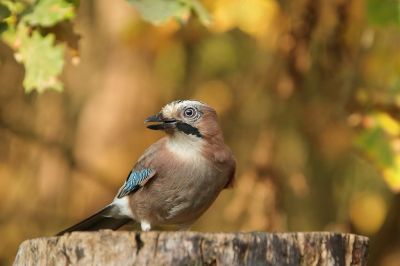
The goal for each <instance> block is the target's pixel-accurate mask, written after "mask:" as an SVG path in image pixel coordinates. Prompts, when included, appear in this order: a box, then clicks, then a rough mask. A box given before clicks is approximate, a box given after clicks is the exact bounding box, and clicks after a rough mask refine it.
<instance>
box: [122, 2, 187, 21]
mask: <svg viewBox="0 0 400 266" xmlns="http://www.w3.org/2000/svg"><path fill="white" fill-rule="evenodd" d="M127 1H128V2H129V3H131V4H132V5H134V6H135V7H136V8H137V9H139V11H140V13H141V14H142V16H143V18H144V19H145V20H148V21H149V22H151V23H153V24H161V23H163V22H165V21H166V20H167V19H169V18H170V17H173V16H174V15H175V14H177V13H179V12H180V11H181V9H182V8H184V5H183V4H182V3H180V2H178V1H175V0H127Z"/></svg>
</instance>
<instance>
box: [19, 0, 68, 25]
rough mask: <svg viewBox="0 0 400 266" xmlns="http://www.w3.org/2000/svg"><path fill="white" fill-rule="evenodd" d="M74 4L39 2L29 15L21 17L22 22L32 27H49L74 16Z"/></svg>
mask: <svg viewBox="0 0 400 266" xmlns="http://www.w3.org/2000/svg"><path fill="white" fill-rule="evenodd" d="M74 11H75V7H74V3H70V2H68V1H64V0H39V1H38V2H37V4H36V5H35V6H34V8H33V10H32V12H31V13H29V14H26V15H24V16H23V18H22V21H23V22H26V23H28V24H29V25H32V26H42V27H51V26H54V25H55V24H57V23H58V22H60V21H63V20H69V19H72V18H73V17H74V16H75V12H74Z"/></svg>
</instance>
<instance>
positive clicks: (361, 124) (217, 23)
mask: <svg viewBox="0 0 400 266" xmlns="http://www.w3.org/2000/svg"><path fill="white" fill-rule="evenodd" d="M131 4H133V5H134V6H136V7H137V9H138V10H139V12H140V14H139V13H138V12H136V11H135V9H134V8H132V6H131ZM79 5H80V6H79ZM78 6H79V10H78V11H79V13H78V15H77V16H76V17H75V11H76V8H77V7H78ZM192 13H193V14H195V15H196V16H197V18H195V19H194V18H193V17H191V16H190V15H191V14H192ZM398 13H399V2H398V1H377V0H369V1H366V2H365V1H362V0H355V1H341V0H333V1H319V2H318V4H316V2H315V1H310V0H306V1H297V0H218V1H214V0H204V1H201V4H200V2H199V1H195V0H192V1H190V0H184V1H183V0H179V1H178V0H177V1H173V0H168V1H167V0H166V1H162V0H148V1H136V0H128V1H119V2H113V3H112V4H111V3H110V1H106V0H96V1H95V0H89V1H82V2H81V3H79V2H77V1H62V0H48V1H44V0H40V1H32V0H25V1H22V0H20V1H6V0H0V21H1V24H0V34H1V36H0V37H1V40H3V42H0V60H1V61H2V64H1V65H0V176H1V178H0V210H1V211H0V236H1V237H0V238H1V239H6V241H1V242H0V258H1V262H0V264H1V263H2V262H3V261H4V264H6V263H7V262H11V261H12V260H13V258H14V255H15V252H16V249H17V247H18V246H19V244H20V243H21V241H23V240H25V239H27V238H33V237H40V236H43V235H52V234H54V233H56V232H58V231H59V230H61V229H62V228H64V227H67V226H69V225H71V224H73V223H75V222H78V221H79V220H81V219H82V218H84V217H86V216H88V215H89V214H91V213H92V212H95V211H97V210H98V209H100V208H102V207H103V206H104V205H106V204H108V203H109V201H111V200H112V199H113V197H114V195H115V193H116V191H117V190H118V188H119V187H120V185H121V184H122V183H123V181H124V178H125V177H126V174H127V173H128V172H129V170H130V168H131V167H132V165H133V164H134V162H135V161H136V160H137V159H138V158H139V156H140V155H141V154H142V153H143V151H144V150H145V149H146V148H147V147H148V146H150V145H151V144H152V143H153V142H155V141H156V140H157V139H159V138H160V137H162V136H163V134H162V133H160V132H159V133H157V132H148V131H147V130H146V129H145V127H144V126H143V121H144V119H145V118H147V117H148V116H150V115H152V114H155V113H157V112H158V111H159V108H160V107H162V106H163V105H165V104H166V103H168V102H171V101H173V100H178V99H188V98H189V99H190V98H194V99H198V100H202V101H205V102H207V103H209V104H210V105H211V106H213V107H214V108H215V109H216V110H217V112H218V114H219V117H220V120H221V126H222V128H223V131H224V136H225V140H226V142H227V144H228V145H229V146H230V147H231V148H232V150H233V151H234V153H235V155H236V157H237V161H238V171H237V177H238V182H237V186H236V188H235V189H234V190H230V191H224V192H223V193H221V195H220V197H219V198H218V200H217V201H216V202H215V204H214V205H213V206H212V207H211V208H210V210H209V211H207V212H206V213H205V214H204V216H203V217H202V218H201V219H200V220H199V221H198V222H197V223H196V224H195V226H194V228H193V229H194V230H207V231H212V230H216V231H219V230H236V231H237V230H250V231H251V230H269V231H274V230H298V231H301V230H313V231H317V230H330V231H340V232H351V233H357V234H364V235H367V236H370V237H371V240H372V242H371V258H370V263H371V265H385V266H392V265H397V264H398V259H397V260H396V258H399V257H400V243H399V241H398V239H400V232H399V231H400V229H399V228H398V221H399V219H400V197H399V195H400V194H399V191H400V122H399V121H400V94H399V93H400V52H399V49H398V44H399V43H400V29H399V27H398V23H399V14H398ZM210 14H211V16H212V18H213V19H211V16H210ZM141 16H142V17H143V19H145V20H147V21H150V22H151V23H148V22H146V21H143V19H142V17H141ZM168 18H172V19H168ZM71 19H74V25H73V24H72V23H71V21H70V20H71ZM212 21H213V23H211V22H212ZM153 24H157V26H154V25H153ZM204 25H206V26H209V27H208V28H205V27H204ZM75 32H79V33H81V34H82V36H84V38H82V40H81V41H80V42H79V49H78V40H79V35H77V34H76V33H75ZM4 43H6V44H7V45H8V46H7V45H5V44H4ZM65 46H66V47H68V49H69V50H70V52H71V53H70V54H69V53H67V54H64V47H65ZM10 47H11V48H10ZM80 57H82V58H81V59H79V58H80ZM64 58H65V59H66V61H65V63H64ZM79 61H80V64H79V65H78V64H77V63H78V62H79ZM18 62H22V63H23V64H24V68H22V67H21V65H19V64H18ZM63 67H64V68H65V70H64V71H63V72H62V68H63ZM59 75H61V80H62V81H63V84H65V92H64V93H56V92H54V91H52V90H50V91H46V90H47V89H49V88H52V89H56V90H63V87H64V85H63V84H62V83H61V82H60V80H59V79H58V76H59ZM23 87H24V88H25V90H26V91H32V90H37V92H43V93H42V94H40V95H38V94H37V93H36V91H32V92H31V93H30V94H24V93H23ZM138 140H140V141H138ZM121 182H122V183H121ZM15 210H18V212H16V211H15ZM28 224H29V225H28ZM132 228H133V229H136V230H138V229H139V227H138V226H137V225H136V227H132ZM132 228H130V229H132ZM157 228H158V229H160V228H161V229H166V230H170V229H173V228H170V227H157ZM157 228H156V229H157ZM396 239H397V240H396Z"/></svg>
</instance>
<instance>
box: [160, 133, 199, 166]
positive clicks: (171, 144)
mask: <svg viewBox="0 0 400 266" xmlns="http://www.w3.org/2000/svg"><path fill="white" fill-rule="evenodd" d="M203 144H204V140H203V139H202V138H199V137H196V136H194V135H186V134H185V133H182V132H174V133H172V134H169V137H168V141H167V144H166V146H167V148H168V149H169V150H170V151H171V152H172V153H173V154H175V155H176V156H178V157H179V158H181V159H182V160H201V159H202V158H203V156H202V148H203Z"/></svg>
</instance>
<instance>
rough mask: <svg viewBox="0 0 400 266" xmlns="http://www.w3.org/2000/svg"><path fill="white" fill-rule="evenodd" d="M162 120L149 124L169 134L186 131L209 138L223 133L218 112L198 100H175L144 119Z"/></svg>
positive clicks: (187, 133)
mask: <svg viewBox="0 0 400 266" xmlns="http://www.w3.org/2000/svg"><path fill="white" fill-rule="evenodd" d="M144 122H145V123H147V122H162V123H160V124H154V125H149V126H147V128H149V129H153V130H164V131H166V132H167V133H168V134H175V133H184V134H186V135H189V136H195V137H198V138H204V137H205V138H208V137H212V136H216V135H218V134H220V133H221V129H220V127H219V123H218V118H217V113H216V112H215V110H214V109H213V108H212V107H211V106H209V105H208V104H206V103H203V102H200V101H196V100H183V101H175V102H172V103H169V104H167V105H166V106H164V107H163V108H162V110H161V112H160V113H158V114H156V115H153V116H150V117H149V118H147V119H146V121H144Z"/></svg>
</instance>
